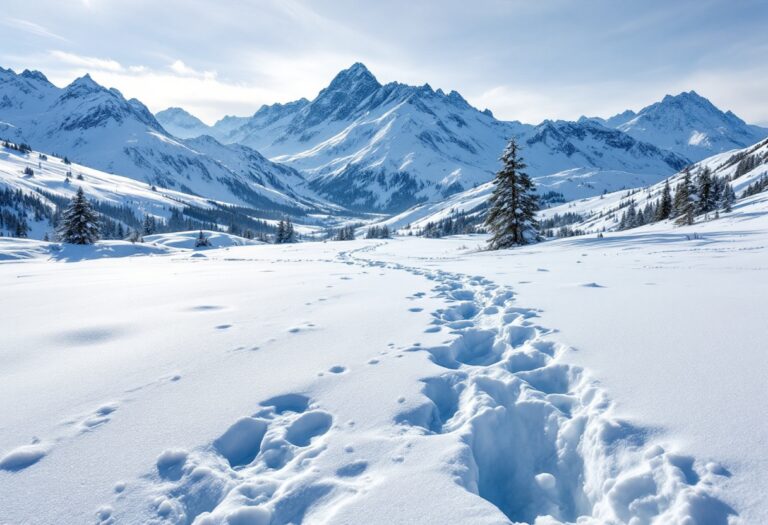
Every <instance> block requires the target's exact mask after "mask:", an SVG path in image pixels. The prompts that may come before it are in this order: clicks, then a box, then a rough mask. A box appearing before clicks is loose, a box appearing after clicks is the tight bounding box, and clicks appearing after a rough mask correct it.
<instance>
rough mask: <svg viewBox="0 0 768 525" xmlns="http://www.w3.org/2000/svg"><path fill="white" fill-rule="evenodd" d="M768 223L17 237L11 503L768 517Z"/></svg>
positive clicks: (380, 516)
mask: <svg viewBox="0 0 768 525" xmlns="http://www.w3.org/2000/svg"><path fill="white" fill-rule="evenodd" d="M766 232H768V220H767V219H766V215H765V206H764V204H761V203H758V202H756V203H753V204H751V205H750V207H745V208H742V209H741V210H739V211H737V212H735V214H734V215H732V216H730V217H726V218H722V219H720V220H718V221H711V222H709V223H706V224H703V225H697V226H693V227H687V228H669V227H667V229H661V227H657V228H656V229H652V228H648V229H640V230H637V231H636V232H634V233H624V234H607V235H606V237H605V238H604V239H599V240H598V239H596V238H594V236H589V237H582V238H575V239H570V240H564V241H558V242H552V243H545V244H541V245H537V246H533V247H529V248H524V249H515V250H510V251H506V252H493V253H489V252H482V253H477V251H476V248H477V247H478V246H480V245H482V244H483V241H484V239H483V238H482V237H477V236H469V237H461V238H452V239H445V240H425V239H414V238H407V239H402V238H401V239H395V240H391V241H354V242H329V243H306V244H299V245H288V246H274V245H254V246H239V247H238V246H233V247H230V248H219V249H211V250H199V251H194V250H186V249H183V248H179V247H174V246H169V245H168V244H169V243H167V242H166V243H159V242H158V243H157V245H158V247H160V248H159V249H162V250H163V253H158V254H155V255H152V256H134V257H128V258H102V259H98V260H88V256H87V251H88V250H93V251H94V252H97V251H98V250H100V249H101V248H82V250H83V251H84V253H83V256H82V257H80V260H79V261H78V262H65V261H64V260H51V258H50V256H49V255H47V254H46V251H45V250H46V247H47V246H48V245H47V244H45V243H38V242H35V241H26V242H27V243H28V244H30V245H37V246H38V247H39V249H38V250H37V251H35V250H33V249H31V248H30V249H29V250H28V251H29V253H28V257H29V259H28V260H22V261H19V260H18V259H16V260H14V261H9V262H4V263H2V264H0V286H2V290H3V294H2V296H0V308H1V309H2V312H3V315H2V316H0V331H1V333H3V344H2V345H0V365H1V366H0V398H2V399H3V400H4V403H2V405H0V421H2V425H0V523H6V522H7V523H62V522H65V523H99V522H101V523H197V524H198V525H201V524H207V523H232V524H237V523H255V524H259V523H271V524H287V523H350V524H352V523H356V524H359V523H382V524H384V523H387V524H390V523H509V522H525V523H534V522H536V523H537V524H539V525H544V524H553V523H573V522H576V521H577V520H581V521H579V522H580V523H631V524H633V525H635V524H650V523H680V524H688V523H697V524H727V523H729V520H730V521H731V522H736V523H738V522H743V523H762V522H765V521H766V519H768V505H766V503H765V502H764V501H763V494H764V492H765V490H766V488H768V484H767V483H766V479H765V472H766V471H767V469H766V467H768V465H766V458H765V454H764V450H765V447H764V445H765V443H766V439H768V428H767V424H766V422H765V420H764V418H763V417H761V412H760V410H759V402H760V400H761V399H763V398H764V397H765V382H764V372H765V370H766V364H768V363H766V354H765V353H764V351H763V348H764V344H763V343H764V339H765V323H764V318H765V313H766V311H768V304H766V297H768V293H766V292H768V289H766V286H767V285H766V283H768V279H766V271H767V269H768V258H766V253H765V246H766V241H768V233H766ZM693 233H696V234H697V235H696V237H698V238H697V239H695V240H694V239H693ZM23 242H24V241H17V240H6V239H2V240H0V252H5V251H9V250H12V249H15V250H17V251H18V246H19V243H23ZM126 244H127V243H126ZM28 248H29V247H28ZM574 349H575V350H574ZM598 380H599V383H598V382H597V381H598Z"/></svg>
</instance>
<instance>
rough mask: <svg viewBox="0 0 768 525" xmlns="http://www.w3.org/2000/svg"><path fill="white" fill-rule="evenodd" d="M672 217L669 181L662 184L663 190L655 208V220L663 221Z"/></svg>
mask: <svg viewBox="0 0 768 525" xmlns="http://www.w3.org/2000/svg"><path fill="white" fill-rule="evenodd" d="M671 216H672V190H671V189H670V187H669V179H667V180H666V182H664V190H663V191H662V193H661V200H660V201H659V206H658V207H657V208H656V220H657V221H663V220H666V219H669V218H670V217H671Z"/></svg>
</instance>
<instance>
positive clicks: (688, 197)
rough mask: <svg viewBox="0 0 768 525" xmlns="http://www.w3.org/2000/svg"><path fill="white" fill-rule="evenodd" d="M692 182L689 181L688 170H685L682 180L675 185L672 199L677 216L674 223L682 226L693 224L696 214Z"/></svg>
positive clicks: (689, 174)
mask: <svg viewBox="0 0 768 525" xmlns="http://www.w3.org/2000/svg"><path fill="white" fill-rule="evenodd" d="M694 197H695V195H694V190H693V184H692V182H691V173H690V171H686V172H685V176H684V177H683V181H682V182H681V183H680V184H678V185H677V190H676V191H675V200H674V207H675V211H674V215H675V217H677V219H676V220H675V223H676V224H678V225H680V226H683V225H686V224H693V221H694V217H695V216H696V201H695V200H694Z"/></svg>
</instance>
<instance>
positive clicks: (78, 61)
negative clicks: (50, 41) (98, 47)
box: [50, 50, 123, 71]
mask: <svg viewBox="0 0 768 525" xmlns="http://www.w3.org/2000/svg"><path fill="white" fill-rule="evenodd" d="M50 55H51V57H52V58H54V59H55V60H56V61H58V62H60V63H62V64H66V65H68V66H75V67H77V68H84V69H88V70H96V71H122V70H123V66H122V65H120V63H119V62H117V61H116V60H111V59H105V58H95V57H88V56H82V55H75V54H73V53H67V52H65V51H59V50H54V51H51V52H50Z"/></svg>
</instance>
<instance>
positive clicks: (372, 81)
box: [328, 62, 381, 91]
mask: <svg viewBox="0 0 768 525" xmlns="http://www.w3.org/2000/svg"><path fill="white" fill-rule="evenodd" d="M357 86H376V87H381V85H380V84H379V81H378V80H376V77H375V76H373V74H372V73H371V72H370V71H369V70H368V68H367V67H365V64H363V63H362V62H355V63H354V64H352V65H351V66H350V67H348V68H347V69H343V70H341V71H339V73H338V74H337V75H336V76H335V77H334V78H333V80H332V81H331V83H330V85H329V86H328V89H331V90H334V91H335V90H349V89H351V88H356V87H357Z"/></svg>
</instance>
